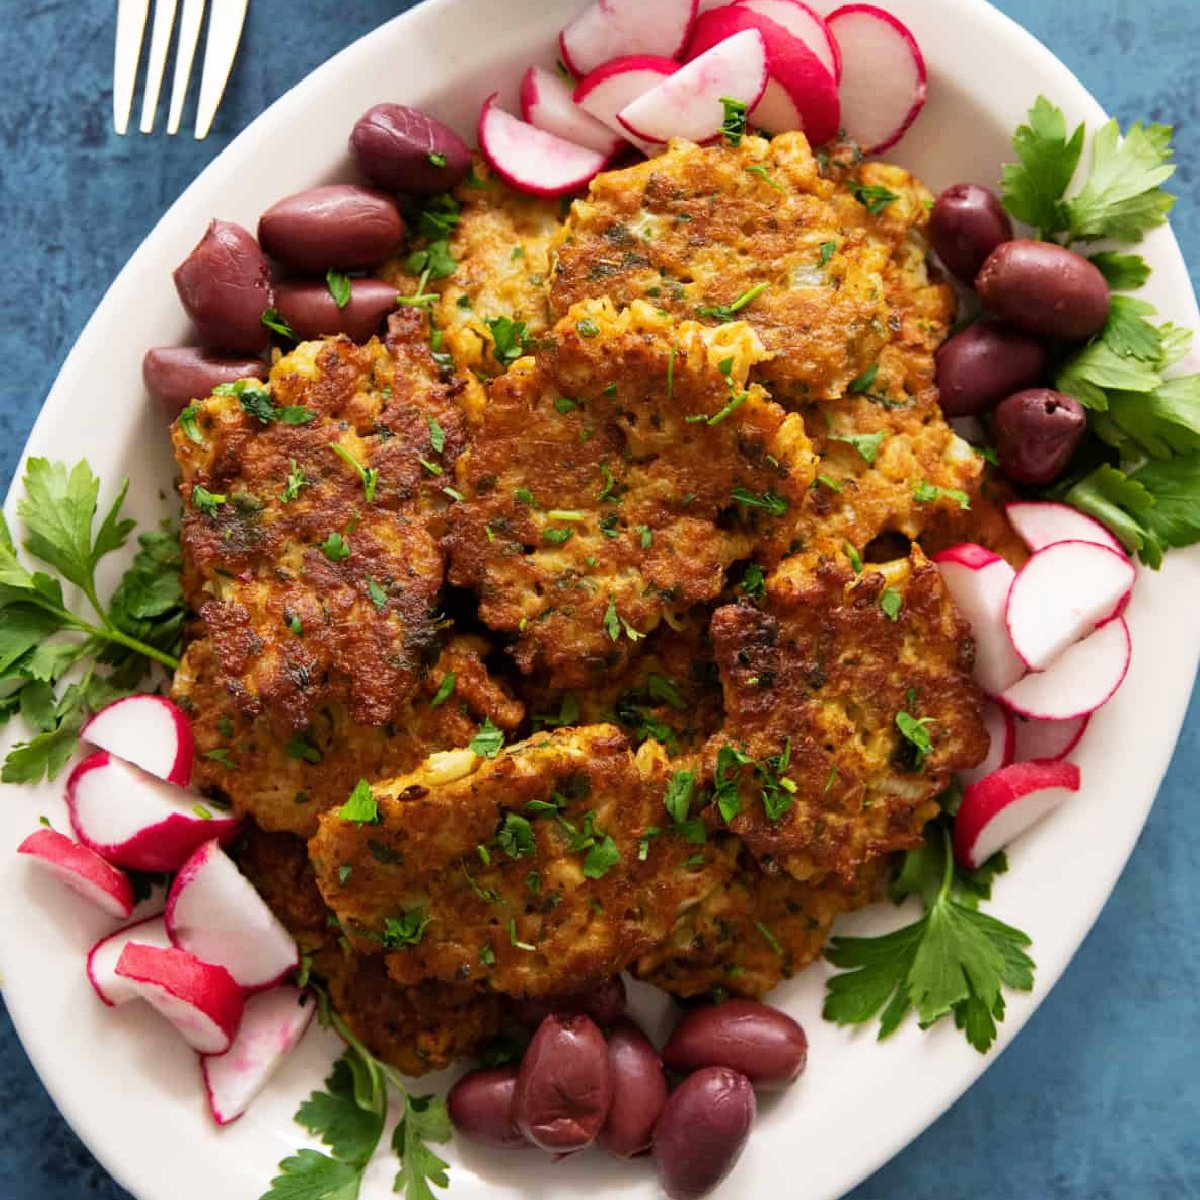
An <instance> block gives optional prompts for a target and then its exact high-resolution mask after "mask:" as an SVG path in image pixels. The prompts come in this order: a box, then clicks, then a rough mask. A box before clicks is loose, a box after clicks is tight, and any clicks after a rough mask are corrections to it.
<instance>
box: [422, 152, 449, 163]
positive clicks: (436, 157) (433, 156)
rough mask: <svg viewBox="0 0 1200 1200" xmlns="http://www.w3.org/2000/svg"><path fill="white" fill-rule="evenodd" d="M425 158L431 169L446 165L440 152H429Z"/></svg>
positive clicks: (444, 158)
mask: <svg viewBox="0 0 1200 1200" xmlns="http://www.w3.org/2000/svg"><path fill="white" fill-rule="evenodd" d="M425 158H426V161H427V162H428V163H429V165H430V166H431V167H444V166H445V165H446V156H445V155H444V154H443V153H441V151H440V150H431V151H430V152H429V153H428V154H427V155H425Z"/></svg>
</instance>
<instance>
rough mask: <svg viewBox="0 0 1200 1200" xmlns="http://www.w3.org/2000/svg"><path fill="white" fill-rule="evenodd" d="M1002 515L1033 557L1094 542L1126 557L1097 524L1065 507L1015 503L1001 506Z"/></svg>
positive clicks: (1037, 502) (1038, 502)
mask: <svg viewBox="0 0 1200 1200" xmlns="http://www.w3.org/2000/svg"><path fill="white" fill-rule="evenodd" d="M1004 515H1005V516H1006V517H1008V523H1009V524H1010V525H1011V526H1012V527H1013V529H1014V530H1016V533H1017V536H1018V537H1019V538H1020V539H1021V541H1023V542H1024V543H1025V545H1026V546H1028V547H1029V549H1030V550H1032V551H1034V552H1035V553H1036V552H1037V551H1038V550H1044V549H1045V548H1046V547H1047V546H1053V545H1055V544H1056V543H1058V542H1094V543H1095V544H1096V545H1097V546H1106V547H1107V548H1108V549H1109V550H1112V551H1115V552H1116V553H1117V554H1126V551H1125V547H1124V546H1122V545H1121V543H1120V542H1119V541H1117V539H1116V538H1115V537H1114V536H1113V535H1112V534H1111V533H1109V531H1108V530H1107V529H1105V527H1104V526H1103V525H1101V524H1100V522H1099V521H1097V520H1095V519H1094V518H1093V517H1089V516H1088V515H1087V513H1082V512H1080V511H1079V509H1077V508H1072V507H1071V506H1070V505H1069V504H1059V503H1057V502H1055V501H1053V500H1015V501H1013V502H1012V503H1011V504H1006V505H1005V506H1004ZM1126 557H1128V555H1126Z"/></svg>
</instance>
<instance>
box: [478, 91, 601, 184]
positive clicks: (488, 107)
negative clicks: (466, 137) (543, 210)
mask: <svg viewBox="0 0 1200 1200" xmlns="http://www.w3.org/2000/svg"><path fill="white" fill-rule="evenodd" d="M497 95H499V93H498V92H493V93H492V95H490V96H489V97H488V98H487V99H486V100H485V101H484V102H483V109H482V110H481V111H480V113H479V148H480V150H481V151H483V156H484V158H486V159H487V161H488V165H489V166H490V167H491V168H492V170H493V171H495V172H496V174H497V175H499V176H500V178H501V179H503V180H504V182H505V183H508V184H511V185H512V186H513V187H515V188H516V189H517V190H518V191H521V192H528V193H529V194H530V195H532V196H561V195H564V194H565V193H567V192H577V191H579V189H580V188H582V187H584V186H585V185H586V184H587V183H589V182H590V181H591V180H592V179H594V178H595V177H596V176H597V175H599V174H600V172H601V171H602V170H603V169H604V166H605V164H606V163H607V162H608V158H607V157H606V156H605V155H603V154H597V153H596V151H595V150H589V149H588V148H587V147H586V146H577V145H575V143H574V142H568V141H565V140H564V139H563V138H560V137H556V136H555V135H554V134H553V133H546V131H545V130H543V129H536V128H534V126H532V125H529V124H527V123H526V122H525V121H522V120H520V119H518V118H517V117H514V116H512V115H511V114H510V113H506V112H505V111H504V110H503V109H502V108H497V107H496V96H497Z"/></svg>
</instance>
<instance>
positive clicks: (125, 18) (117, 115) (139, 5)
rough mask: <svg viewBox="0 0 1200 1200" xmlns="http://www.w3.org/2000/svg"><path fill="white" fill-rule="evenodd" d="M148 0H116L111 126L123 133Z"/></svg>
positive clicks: (148, 9) (129, 106) (134, 81)
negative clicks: (115, 39)
mask: <svg viewBox="0 0 1200 1200" xmlns="http://www.w3.org/2000/svg"><path fill="white" fill-rule="evenodd" d="M149 12H150V0H117V41H116V46H115V47H114V49H113V129H114V130H116V132H117V134H118V135H123V134H124V133H125V131H126V130H127V129H128V128H129V114H130V113H131V112H132V111H133V88H134V84H136V83H137V69H138V60H139V59H140V58H141V56H142V35H143V34H144V33H145V31H146V17H147V15H148V14H149Z"/></svg>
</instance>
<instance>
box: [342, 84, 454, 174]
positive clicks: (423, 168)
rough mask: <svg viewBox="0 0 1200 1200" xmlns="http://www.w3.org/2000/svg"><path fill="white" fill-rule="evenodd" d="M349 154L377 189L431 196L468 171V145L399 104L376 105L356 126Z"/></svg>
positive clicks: (429, 118) (430, 119)
mask: <svg viewBox="0 0 1200 1200" xmlns="http://www.w3.org/2000/svg"><path fill="white" fill-rule="evenodd" d="M350 152H351V154H353V155H354V161H355V162H356V163H357V164H358V169H359V170H360V171H361V172H362V173H363V174H364V175H365V176H366V177H367V178H368V179H369V180H370V181H371V182H372V183H373V184H375V186H376V187H381V188H387V190H388V191H390V192H407V193H408V194H409V195H413V196H434V195H436V194H437V193H438V192H448V191H449V190H450V189H451V188H453V187H457V186H458V184H459V183H461V182H462V180H463V179H464V178H465V177H466V174H467V172H468V171H469V170H470V169H471V151H470V150H469V149H468V148H467V143H466V142H464V141H463V140H462V138H460V137H459V136H458V134H457V133H455V132H454V130H453V129H451V128H450V127H449V126H447V125H443V124H442V123H441V121H438V120H436V119H435V118H433V117H431V116H429V115H428V114H427V113H423V112H421V111H420V110H419V109H416V108H408V107H407V106H406V105H403V104H376V105H375V106H374V108H368V109H367V111H366V112H365V113H363V115H362V116H361V117H359V118H358V120H357V121H355V123H354V129H353V131H352V132H351V134H350Z"/></svg>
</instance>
